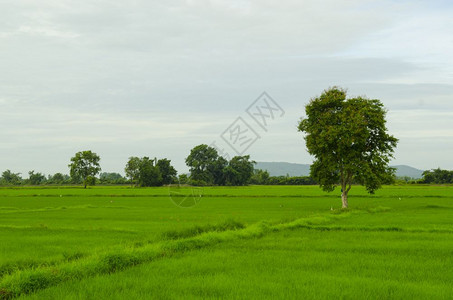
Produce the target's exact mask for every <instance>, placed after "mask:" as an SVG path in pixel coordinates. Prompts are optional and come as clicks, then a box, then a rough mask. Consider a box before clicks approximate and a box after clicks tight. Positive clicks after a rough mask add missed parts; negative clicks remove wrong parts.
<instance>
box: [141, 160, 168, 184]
mask: <svg viewBox="0 0 453 300" xmlns="http://www.w3.org/2000/svg"><path fill="white" fill-rule="evenodd" d="M155 164H156V159H150V158H149V157H146V156H145V157H143V158H142V159H141V160H140V167H139V175H138V183H139V185H140V186H142V187H145V186H161V185H162V174H161V172H160V170H159V167H157V166H156V165H155Z"/></svg>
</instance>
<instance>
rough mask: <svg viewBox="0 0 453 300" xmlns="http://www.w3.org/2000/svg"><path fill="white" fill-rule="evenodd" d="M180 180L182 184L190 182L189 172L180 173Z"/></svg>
mask: <svg viewBox="0 0 453 300" xmlns="http://www.w3.org/2000/svg"><path fill="white" fill-rule="evenodd" d="M178 182H179V183H180V184H187V183H189V176H187V174H180V175H179V176H178Z"/></svg>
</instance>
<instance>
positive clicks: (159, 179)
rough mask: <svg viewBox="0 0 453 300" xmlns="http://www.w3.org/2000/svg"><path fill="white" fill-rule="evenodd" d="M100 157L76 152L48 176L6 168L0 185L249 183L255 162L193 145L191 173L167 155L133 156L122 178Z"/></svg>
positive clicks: (190, 159)
mask: <svg viewBox="0 0 453 300" xmlns="http://www.w3.org/2000/svg"><path fill="white" fill-rule="evenodd" d="M100 160H101V158H100V156H99V155H97V154H96V153H94V152H92V151H90V150H87V151H80V152H77V153H76V154H75V155H74V157H72V158H71V159H70V163H69V165H68V167H69V175H66V174H62V173H55V174H53V175H48V176H45V175H44V174H43V173H40V172H36V171H34V170H32V171H30V172H28V175H29V178H28V179H23V178H22V177H21V174H20V173H14V172H12V171H11V170H6V171H4V172H3V173H2V176H1V177H0V185H43V184H55V185H62V184H82V185H83V186H84V187H85V188H86V187H87V186H90V185H96V184H131V185H132V186H137V187H150V186H162V185H168V184H175V183H181V184H191V185H235V186H238V185H246V184H248V183H249V182H250V180H251V178H252V176H253V172H254V164H255V162H254V161H252V160H250V156H248V155H245V156H235V157H233V158H232V159H231V160H229V161H228V160H226V159H225V158H223V157H222V156H220V155H219V154H218V152H217V150H216V149H215V148H213V147H209V146H207V145H205V144H202V145H198V146H196V147H194V148H193V149H192V150H191V151H190V154H189V156H188V157H187V158H186V164H187V166H188V167H189V168H190V174H181V175H179V176H178V174H177V171H176V169H175V168H174V167H173V166H172V165H171V160H169V159H167V158H161V159H158V158H150V157H147V156H145V157H141V158H140V157H136V156H132V157H130V158H129V159H128V161H127V163H126V166H125V168H124V172H125V174H126V176H125V177H123V176H122V175H121V174H119V173H107V172H101V170H102V169H101V166H100Z"/></svg>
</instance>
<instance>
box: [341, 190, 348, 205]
mask: <svg viewBox="0 0 453 300" xmlns="http://www.w3.org/2000/svg"><path fill="white" fill-rule="evenodd" d="M341 203H342V208H348V192H347V191H346V190H344V189H343V192H342V193H341Z"/></svg>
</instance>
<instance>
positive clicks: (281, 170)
mask: <svg viewBox="0 0 453 300" xmlns="http://www.w3.org/2000/svg"><path fill="white" fill-rule="evenodd" d="M393 167H395V168H396V176H401V177H403V176H408V177H412V178H422V173H423V170H419V169H416V168H413V167H410V166H406V165H398V166H393ZM255 169H262V170H267V171H268V172H269V174H270V175H271V176H286V174H288V175H289V176H308V175H309V174H310V165H307V164H296V163H288V162H262V161H260V162H257V163H256V165H255Z"/></svg>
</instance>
